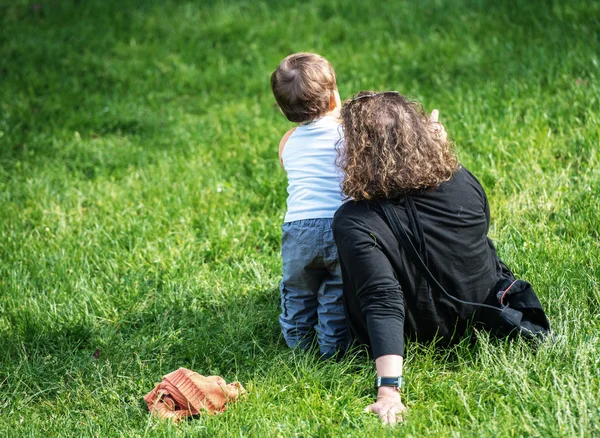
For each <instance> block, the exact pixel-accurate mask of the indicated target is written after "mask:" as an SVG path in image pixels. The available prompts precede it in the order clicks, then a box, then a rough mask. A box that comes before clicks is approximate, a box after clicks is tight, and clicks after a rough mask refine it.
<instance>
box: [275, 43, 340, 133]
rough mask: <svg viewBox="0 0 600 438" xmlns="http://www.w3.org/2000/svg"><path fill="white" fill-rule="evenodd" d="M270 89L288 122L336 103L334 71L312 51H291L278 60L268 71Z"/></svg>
mask: <svg viewBox="0 0 600 438" xmlns="http://www.w3.org/2000/svg"><path fill="white" fill-rule="evenodd" d="M271 89H272V90H273V95H274V96H275V100H276V101H277V104H278V105H279V108H281V111H283V114H285V116H286V117H287V118H288V120H289V121H291V122H297V123H303V122H309V121H311V120H313V119H316V118H318V117H321V116H323V115H324V114H326V113H328V112H329V111H331V110H333V109H335V107H336V105H338V104H339V103H338V102H339V97H338V95H337V85H336V80H335V71H334V70H333V67H332V66H331V64H330V63H329V61H327V60H326V59H325V58H323V57H322V56H320V55H317V54H314V53H295V54H293V55H290V56H288V57H287V58H285V59H284V60H283V61H281V64H279V66H278V67H277V69H276V70H275V71H274V72H273V74H272V75H271Z"/></svg>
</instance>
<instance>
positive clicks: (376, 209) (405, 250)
mask: <svg viewBox="0 0 600 438" xmlns="http://www.w3.org/2000/svg"><path fill="white" fill-rule="evenodd" d="M436 119H437V116H436V115H434V114H432V118H431V119H430V118H428V117H427V116H426V115H425V114H424V112H423V109H422V108H421V106H420V105H419V104H417V103H414V102H410V101H408V100H407V99H406V98H404V97H403V96H401V95H399V94H398V93H397V92H384V93H373V92H361V93H359V94H358V95H357V96H356V97H355V98H354V99H352V100H351V101H349V102H348V103H346V105H345V106H344V108H343V109H342V124H343V128H344V137H345V144H344V156H343V160H342V162H341V163H340V164H341V167H342V170H343V172H344V180H343V183H342V190H343V191H344V193H345V194H346V195H347V196H348V197H350V198H352V200H351V201H349V202H346V203H345V204H344V205H342V206H341V207H340V208H339V210H338V211H337V212H336V215H335V218H334V223H333V231H334V236H335V240H336V244H337V246H338V252H339V256H340V261H341V266H342V274H343V282H344V304H345V307H346V313H347V317H348V321H349V326H350V329H351V331H352V332H353V334H354V336H355V337H356V339H357V341H358V342H359V343H362V344H366V345H368V346H369V347H370V351H371V353H372V354H373V356H374V357H375V362H376V368H377V375H378V378H379V377H383V379H382V380H378V385H377V386H378V393H377V401H376V402H375V403H373V404H372V405H370V406H368V408H367V410H368V411H371V412H375V413H377V414H378V415H379V416H380V417H381V419H382V421H383V422H384V423H391V424H394V423H395V422H396V421H397V420H399V419H401V417H400V415H401V413H402V412H403V411H405V407H404V405H403V404H402V401H401V398H400V392H399V390H400V386H401V381H402V378H401V376H402V362H403V355H404V338H405V336H408V337H412V338H415V339H418V340H421V341H429V340H434V339H436V340H437V341H438V342H440V343H445V344H448V343H450V342H452V341H454V340H456V339H457V338H459V337H460V336H461V335H462V334H464V333H465V330H466V328H467V326H468V325H469V323H470V322H472V321H474V322H479V323H483V325H487V326H490V327H492V328H494V329H496V330H499V331H502V329H503V327H501V326H502V324H503V322H500V323H498V320H499V318H498V316H497V315H493V314H494V312H491V313H490V310H489V305H490V304H492V305H493V304H494V303H493V301H494V300H496V303H495V306H496V307H500V306H499V305H498V298H496V295H497V292H498V291H499V286H498V284H501V283H502V281H506V279H509V280H512V282H509V284H511V285H512V284H514V283H516V282H517V281H515V280H514V278H513V277H512V274H511V273H510V271H509V270H508V269H507V268H506V267H505V266H504V265H503V264H502V262H501V261H500V260H499V258H498V256H497V255H496V250H495V248H494V245H493V243H492V241H491V240H490V239H489V238H488V237H487V232H488V229H489V224H490V209H489V205H488V201H487V198H486V195H485V192H484V190H483V188H482V187H481V184H480V183H479V181H478V180H477V179H476V178H475V177H474V176H473V174H471V173H470V172H469V171H468V170H467V169H465V168H464V167H463V166H461V165H460V164H459V162H458V160H457V157H456V155H455V152H454V149H453V146H452V143H451V142H450V141H448V140H447V138H446V133H445V131H444V129H443V128H442V127H441V125H439V124H438V123H437V120H436ZM400 228H401V229H402V230H404V232H405V234H404V236H405V239H404V240H403V239H402V238H401V236H400V235H401V234H402V233H401V232H400V231H401V229H400ZM406 238H407V239H408V240H406ZM403 243H404V244H403ZM411 247H414V249H412V250H411ZM419 258H421V259H422V260H423V262H422V263H421V264H420V262H419V261H418V259H419ZM424 266H426V268H425V267H424ZM427 270H429V272H430V276H428V274H427ZM503 279H504V280H503ZM435 281H439V283H440V286H441V287H439V286H437V285H435ZM518 282H521V280H518ZM430 283H431V284H433V285H434V286H432V285H431V284H430ZM522 283H523V284H525V285H526V287H528V288H529V291H530V294H529V295H533V297H535V293H533V290H531V288H530V286H529V284H528V283H526V282H522ZM508 289H510V287H508V288H506V290H507V291H508ZM447 291H450V293H449V292H447ZM501 292H504V291H501ZM503 296H504V295H503V294H502V297H503ZM535 301H537V298H535ZM483 303H486V304H484V306H483V307H485V306H486V305H487V306H488V308H486V309H483V310H482V308H481V306H478V305H477V304H483ZM473 304H475V305H473ZM537 304H538V305H539V302H537ZM536 306H537V305H536ZM537 307H539V310H538V309H537ZM537 307H536V310H538V316H540V317H543V318H542V319H541V320H542V325H544V321H545V324H546V325H547V320H546V319H545V315H544V314H543V311H542V310H541V306H537ZM492 310H495V308H494V309H492ZM486 312H487V313H486ZM540 312H541V315H540V314H539V313H540ZM496 313H497V312H496ZM494 318H495V319H494ZM488 322H489V324H488ZM509 326H510V324H509ZM508 328H510V327H508ZM512 328H514V325H513V326H512ZM538 328H539V327H538ZM542 330H543V328H542ZM508 331H509V330H504V332H508Z"/></svg>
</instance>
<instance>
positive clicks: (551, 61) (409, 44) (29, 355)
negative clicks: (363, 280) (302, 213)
mask: <svg viewBox="0 0 600 438" xmlns="http://www.w3.org/2000/svg"><path fill="white" fill-rule="evenodd" d="M381 3H382V4H379V2H371V3H369V2H360V1H341V0H340V1H338V0H314V1H308V2H305V3H302V4H297V3H296V2H292V1H289V0H283V1H278V2H275V1H239V2H233V1H219V2H208V1H206V2H196V3H183V2H175V1H166V0H165V1H138V2H134V1H130V0H123V1H120V2H112V1H99V0H98V1H93V0H90V1H84V2H78V1H58V0H45V1H40V2H38V3H37V4H32V3H28V2H25V1H7V0H4V1H1V0H0V206H1V207H0V435H2V436H5V435H7V436H82V435H90V436H142V435H148V436H175V435H181V436H187V435H198V436H286V437H288V436H302V437H308V436H315V437H316V436H319V437H321V436H323V437H326V436H358V437H366V436H388V435H398V436H491V437H497V436H498V437H504V436H540V437H559V436H560V437H563V436H582V437H587V436H590V437H591V436H598V435H600V407H599V406H600V403H599V400H600V335H599V333H600V310H599V309H600V285H599V283H600V243H599V242H600V196H599V193H600V170H599V169H600V152H599V150H598V146H599V144H600V82H599V81H600V65H599V63H600V59H599V57H600V55H599V53H600V18H599V17H600V4H599V3H598V2H593V1H587V2H578V1H567V0H564V1H556V2H552V1H539V2H527V1H517V0H509V1H507V2H494V1H484V0H474V1H469V2H455V1H450V0H444V1H433V0H428V1H423V2H410V1H397V2H381ZM301 50H309V51H316V52H319V53H321V54H323V55H324V56H326V57H327V58H329V59H330V60H331V62H332V63H333V65H334V66H335V68H336V70H337V73H338V81H339V86H340V92H341V94H342V97H349V96H350V95H351V94H353V93H355V92H357V91H358V90H360V89H377V90H386V89H396V90H399V91H401V92H402V93H404V94H407V95H409V96H411V97H414V98H417V99H419V100H421V101H422V102H423V104H424V106H425V107H426V108H427V109H429V110H431V109H433V108H438V109H440V112H441V116H442V122H443V123H444V125H445V126H446V129H447V130H448V132H449V133H450V135H451V136H453V138H454V139H455V140H456V143H457V146H458V149H459V152H460V158H461V161H462V162H463V164H465V165H466V166H467V167H468V168H470V169H471V170H472V171H473V172H474V173H475V174H476V175H478V176H479V177H480V179H481V181H482V183H483V185H484V186H485V188H486V190H487V192H488V195H489V198H490V203H491V207H492V217H493V219H492V220H493V225H492V229H491V235H492V237H493V238H494V239H495V241H496V243H497V247H498V250H499V252H500V254H501V256H502V257H503V259H505V261H506V262H507V263H508V264H509V266H511V267H512V268H513V269H514V270H515V271H516V272H517V273H518V275H519V276H521V277H523V278H526V279H528V280H529V281H530V282H532V283H533V284H534V286H535V288H536V290H537V291H538V294H539V296H540V299H541V301H542V303H543V304H544V306H545V308H546V309H547V312H548V315H549V317H550V320H551V323H552V325H553V328H554V330H555V332H556V338H557V342H556V344H555V345H554V346H553V347H551V346H543V347H542V348H540V349H539V350H538V351H537V352H536V353H532V352H531V351H530V349H529V348H528V347H527V346H526V345H525V344H523V343H521V342H513V343H502V342H496V341H490V340H488V339H487V338H486V337H485V336H483V337H482V338H481V339H480V342H479V343H477V344H476V345H475V346H474V347H471V346H469V345H467V344H466V343H463V344H460V345H459V346H457V347H456V348H455V349H453V350H452V351H449V352H443V351H442V352H439V351H435V350H434V349H433V348H432V347H431V346H427V345H417V344H414V343H411V344H408V348H407V360H406V366H405V370H406V371H405V374H406V376H407V381H408V386H407V389H406V394H405V397H404V400H405V403H406V404H407V405H408V408H409V413H408V416H407V418H406V422H405V424H403V425H401V426H399V427H397V428H396V429H384V428H382V427H381V426H380V424H379V422H378V420H377V418H376V417H374V416H372V415H369V414H364V413H362V409H363V408H364V407H365V406H366V405H367V404H368V403H370V402H371V401H372V400H373V397H374V394H375V392H374V389H373V387H372V385H373V377H374V367H373V364H372V363H371V361H369V360H368V359H367V358H365V357H364V356H361V355H360V354H359V355H352V356H350V357H347V358H346V359H344V360H343V361H342V362H340V363H335V362H320V361H319V360H317V359H316V357H315V355H314V354H311V353H309V354H305V353H299V352H292V351H289V350H288V349H287V348H286V347H285V346H284V344H283V342H282V339H281V337H280V334H279V327H278V323H277V315H278V307H279V297H278V281H279V276H280V269H281V262H280V258H279V257H280V256H279V245H280V224H281V221H282V219H283V213H284V209H285V197H286V187H285V186H286V180H285V175H284V173H283V172H282V171H281V170H280V169H279V164H278V160H277V144H278V141H279V138H280V137H281V135H282V134H283V133H284V132H285V130H287V129H289V127H290V126H291V125H290V124H289V123H288V122H286V121H285V119H284V118H283V116H282V115H281V114H280V113H279V112H278V111H277V110H276V109H275V108H274V105H273V98H272V96H271V94H270V90H269V85H268V78H269V75H270V73H271V71H272V70H273V69H274V67H275V66H276V65H277V63H278V62H279V61H280V59H281V58H283V57H284V56H286V55H287V54H289V53H291V52H294V51H301ZM96 349H99V351H100V357H99V358H98V359H95V358H94V357H93V353H94V352H95V351H96ZM181 366H185V367H189V368H192V369H194V370H196V371H198V372H200V373H201V374H205V375H210V374H219V375H221V376H223V377H224V378H225V379H226V380H228V381H231V380H240V381H241V382H242V383H243V384H244V385H245V387H246V388H247V390H248V395H247V397H246V399H245V400H243V401H242V402H240V403H237V404H235V405H233V406H232V407H231V409H229V410H228V411H227V412H226V413H225V414H223V415H220V416H213V417H208V416H204V415H203V416H201V417H200V418H197V419H195V420H192V421H187V422H183V423H182V424H180V425H178V426H174V425H171V424H169V423H164V422H161V421H159V420H156V419H154V418H153V417H151V416H150V415H148V413H147V410H146V409H145V406H144V404H143V401H142V396H143V395H144V394H145V393H146V392H147V391H149V390H150V389H151V388H152V387H153V385H154V384H155V383H156V382H158V381H159V380H160V378H161V377H162V375H164V374H166V373H168V372H170V371H172V370H174V369H176V368H178V367H181Z"/></svg>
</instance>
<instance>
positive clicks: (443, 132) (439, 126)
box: [429, 109, 448, 141]
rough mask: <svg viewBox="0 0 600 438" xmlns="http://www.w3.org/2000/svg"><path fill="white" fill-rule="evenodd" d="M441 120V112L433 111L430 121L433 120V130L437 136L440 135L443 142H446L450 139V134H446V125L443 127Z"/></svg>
mask: <svg viewBox="0 0 600 438" xmlns="http://www.w3.org/2000/svg"><path fill="white" fill-rule="evenodd" d="M439 118H440V112H439V111H438V110H436V109H434V110H433V111H431V115H430V116H429V120H431V123H433V130H434V132H435V133H436V134H438V135H439V136H440V138H441V139H442V140H443V141H446V139H447V138H448V134H447V133H446V129H445V128H444V125H442V124H441V123H440V122H439Z"/></svg>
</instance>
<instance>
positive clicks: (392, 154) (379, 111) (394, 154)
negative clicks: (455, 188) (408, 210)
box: [339, 91, 459, 200]
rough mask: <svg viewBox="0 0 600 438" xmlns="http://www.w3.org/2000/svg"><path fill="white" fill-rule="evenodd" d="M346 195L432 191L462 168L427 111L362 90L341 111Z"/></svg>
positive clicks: (392, 95)
mask: <svg viewBox="0 0 600 438" xmlns="http://www.w3.org/2000/svg"><path fill="white" fill-rule="evenodd" d="M341 117H342V126H343V128H344V147H343V151H340V156H339V165H340V167H341V169H342V171H343V172H344V180H343V182H342V190H343V192H344V193H345V194H346V195H347V196H349V197H351V198H354V199H355V200H362V199H376V198H387V199H392V198H395V197H398V196H400V195H402V194H406V193H408V192H414V191H421V190H427V189H433V188H435V187H437V186H439V185H440V184H441V183H442V182H444V181H448V180H449V179H450V178H451V177H452V175H453V174H454V172H455V171H456V170H457V169H458V167H459V164H458V159H457V157H456V154H455V152H454V145H453V144H452V142H450V141H449V140H447V139H446V138H445V136H442V135H440V132H439V129H436V125H435V123H434V122H432V121H431V120H430V119H429V117H428V116H427V115H426V114H425V112H424V111H423V107H422V106H421V105H420V104H419V103H418V102H411V101H409V100H408V99H407V98H405V97H404V96H402V95H400V94H398V93H396V92H384V93H374V92H370V91H361V92H360V93H358V94H357V95H356V96H355V97H354V98H353V99H351V100H349V101H347V102H346V103H345V105H344V106H343V108H342V114H341Z"/></svg>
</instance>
